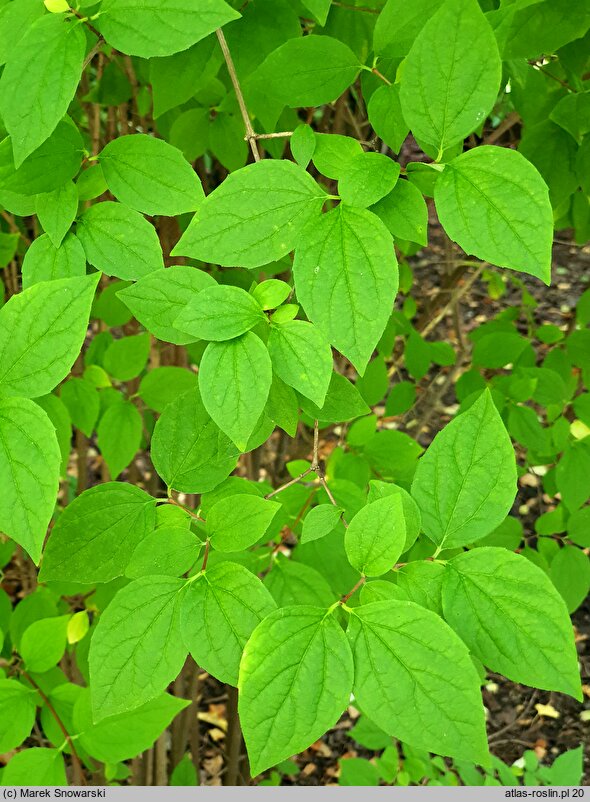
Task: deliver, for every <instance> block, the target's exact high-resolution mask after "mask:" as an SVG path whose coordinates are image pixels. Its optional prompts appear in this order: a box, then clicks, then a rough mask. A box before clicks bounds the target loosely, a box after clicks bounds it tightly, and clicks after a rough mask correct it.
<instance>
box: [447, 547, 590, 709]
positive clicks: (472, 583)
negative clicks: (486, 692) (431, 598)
mask: <svg viewBox="0 0 590 802" xmlns="http://www.w3.org/2000/svg"><path fill="white" fill-rule="evenodd" d="M442 600H443V609H444V614H445V618H446V619H447V621H448V622H449V624H450V625H451V626H452V627H453V629H455V630H456V632H457V633H458V634H459V635H460V637H461V638H462V639H463V640H464V641H465V643H466V644H467V646H468V647H469V648H470V649H471V651H472V652H473V654H475V655H476V657H478V658H479V659H480V660H481V661H482V662H483V663H484V665H486V666H487V667H488V668H489V669H491V670H492V671H498V672H499V673H500V674H504V675H505V676H507V677H508V678H509V679H511V680H513V681H514V682H522V683H524V684H525V685H533V686H534V687H535V688H543V689H546V690H552V691H560V692H562V693H569V694H570V695H571V696H574V697H575V698H576V699H580V700H581V699H582V691H581V688H580V673H579V670H578V658H577V654H576V647H575V644H574V638H573V630H572V625H571V622H570V619H569V616H568V613H567V609H566V606H565V604H564V602H563V599H562V598H561V596H560V595H559V593H558V592H557V591H556V590H555V588H554V586H553V583H552V582H551V580H550V579H549V578H548V577H547V575H546V574H545V573H544V572H543V571H542V570H541V569H540V568H537V566H535V565H533V564H532V563H531V562H530V561H529V560H527V559H525V558H524V557H522V556H521V555H519V554H512V553H511V552H509V551H508V550H507V549H502V548H478V549H473V551H468V552H466V553H464V554H459V555H458V556H457V557H454V558H453V559H452V560H450V561H449V562H448V563H447V566H446V572H445V577H444V581H443V590H442Z"/></svg>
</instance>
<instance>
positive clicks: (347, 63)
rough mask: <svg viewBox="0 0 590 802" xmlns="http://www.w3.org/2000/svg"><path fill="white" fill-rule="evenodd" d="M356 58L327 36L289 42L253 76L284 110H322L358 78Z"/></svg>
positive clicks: (358, 68)
mask: <svg viewBox="0 0 590 802" xmlns="http://www.w3.org/2000/svg"><path fill="white" fill-rule="evenodd" d="M360 68H361V65H360V63H359V60H358V58H357V57H356V55H355V54H354V53H353V52H352V50H351V49H350V48H349V47H348V45H346V44H344V42H341V41H339V40H338V39H333V38H332V37H331V36H303V37H300V38H296V39H289V40H288V41H287V42H285V44H283V45H281V46H280V47H278V48H277V49H276V50H275V51H273V52H272V53H271V54H270V55H269V56H268V57H267V58H266V59H265V61H264V62H263V64H262V65H261V66H260V67H259V69H258V70H257V72H256V73H255V76H256V79H257V80H258V81H259V82H263V83H264V86H265V89H266V91H267V92H268V94H269V95H271V96H273V97H275V98H277V99H278V100H280V101H281V103H283V104H284V105H286V106H291V107H292V108H298V107H299V106H322V105H323V104H324V103H330V102H331V101H333V100H336V98H338V97H340V95H341V94H342V93H343V92H344V90H345V89H347V88H348V87H349V86H350V85H351V83H352V82H353V81H354V80H355V78H356V77H357V75H358V74H359V71H360Z"/></svg>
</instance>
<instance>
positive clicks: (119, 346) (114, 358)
mask: <svg viewBox="0 0 590 802" xmlns="http://www.w3.org/2000/svg"><path fill="white" fill-rule="evenodd" d="M149 354H150V335H149V334H147V333H145V334H134V335H131V336H129V337H122V338H121V339H119V340H113V342H112V343H111V344H110V345H109V347H108V348H107V349H106V351H105V353H104V357H103V367H104V369H105V370H106V372H107V373H108V374H109V375H110V376H112V377H113V378H115V379H117V380H118V381H122V382H127V381H130V380H131V379H135V377H136V376H139V374H140V373H141V371H142V370H143V369H144V368H145V366H146V363H147V361H148V357H149Z"/></svg>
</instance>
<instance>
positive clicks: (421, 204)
mask: <svg viewBox="0 0 590 802" xmlns="http://www.w3.org/2000/svg"><path fill="white" fill-rule="evenodd" d="M370 211H372V212H373V213H374V214H376V215H377V217H379V218H380V219H381V220H382V221H383V222H384V223H385V225H386V226H387V228H388V229H389V231H390V233H391V234H393V236H394V238H395V237H399V238H400V239H406V240H410V242H417V243H418V245H427V244H428V235H427V229H428V208H427V206H426V201H425V200H424V198H423V196H422V193H421V192H420V190H419V189H418V188H417V187H415V186H414V184H412V183H411V182H410V181H398V182H397V184H396V185H395V187H394V188H393V189H392V191H391V192H390V193H389V195H386V196H385V197H384V198H382V200H380V201H379V202H378V203H376V204H375V206H372V207H371V209H370Z"/></svg>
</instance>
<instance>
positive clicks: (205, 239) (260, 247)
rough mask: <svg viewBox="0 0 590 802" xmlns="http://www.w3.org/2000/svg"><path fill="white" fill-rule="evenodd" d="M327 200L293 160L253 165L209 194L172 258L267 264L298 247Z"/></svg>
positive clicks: (232, 174) (226, 180) (233, 263)
mask: <svg viewBox="0 0 590 802" xmlns="http://www.w3.org/2000/svg"><path fill="white" fill-rule="evenodd" d="M325 199H326V195H325V193H324V191H323V190H322V189H321V187H320V186H319V185H318V184H316V182H315V181H314V180H313V178H312V177H311V176H310V175H309V173H306V172H305V170H304V169H303V168H302V167H299V166H298V165H296V164H293V163H292V162H288V161H273V160H271V159H265V160H264V161H261V162H258V163H257V164H250V165H249V166H248V167H244V168H243V169H241V170H237V171H236V172H234V173H231V174H230V175H229V176H228V177H227V178H226V179H225V181H224V182H223V183H222V184H221V186H219V187H218V188H217V189H216V190H214V191H213V192H212V193H211V194H210V195H208V196H207V198H206V199H205V201H204V202H203V203H202V205H201V206H200V208H199V211H198V212H197V214H196V215H195V217H194V218H193V220H192V221H191V223H190V225H189V227H188V228H187V230H186V231H185V233H184V234H183V235H182V237H181V239H180V241H179V242H178V244H177V245H176V246H175V247H174V249H173V250H172V256H191V257H193V258H194V259H200V260H201V261H203V262H212V263H214V264H218V265H226V266H231V267H233V266H235V265H241V266H242V267H259V266H260V265H265V264H268V263H269V262H272V261H273V260H278V259H281V258H282V257H283V256H285V254H287V253H289V251H292V250H293V248H294V247H295V245H296V243H297V241H298V239H299V237H300V235H301V231H302V230H303V228H304V226H305V224H306V223H307V222H308V221H309V220H311V219H312V218H314V217H316V216H317V215H318V214H319V212H320V211H321V208H322V205H323V203H324V201H325Z"/></svg>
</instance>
